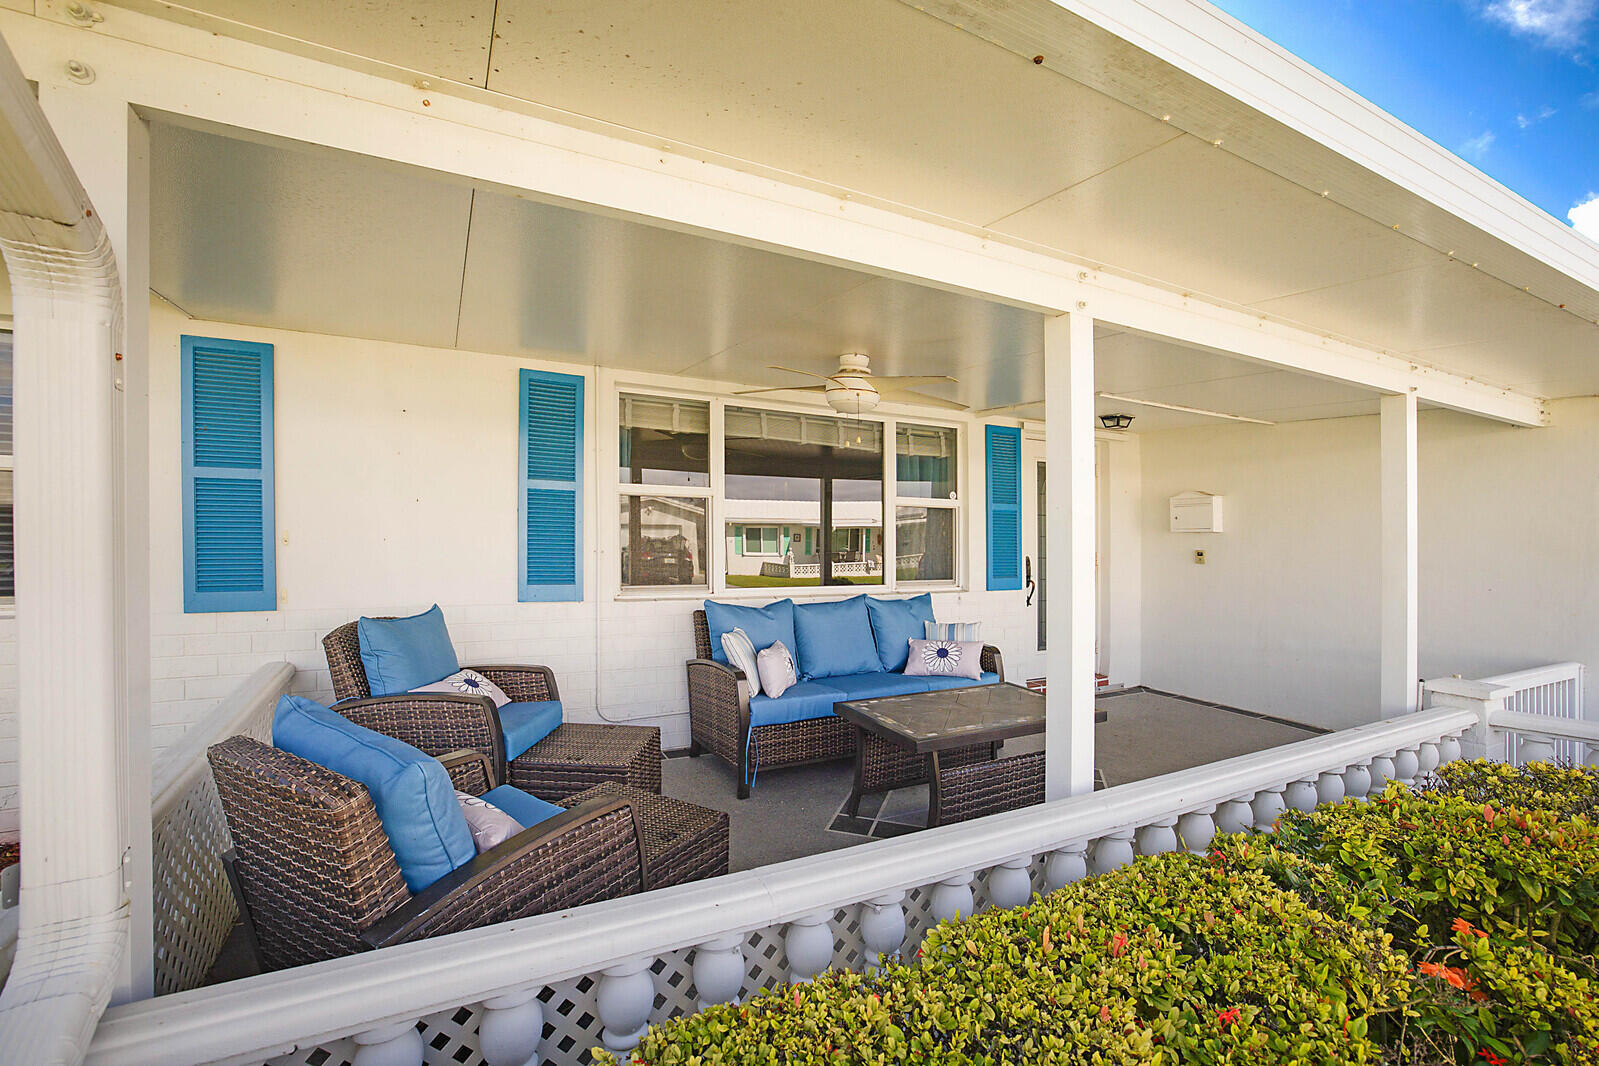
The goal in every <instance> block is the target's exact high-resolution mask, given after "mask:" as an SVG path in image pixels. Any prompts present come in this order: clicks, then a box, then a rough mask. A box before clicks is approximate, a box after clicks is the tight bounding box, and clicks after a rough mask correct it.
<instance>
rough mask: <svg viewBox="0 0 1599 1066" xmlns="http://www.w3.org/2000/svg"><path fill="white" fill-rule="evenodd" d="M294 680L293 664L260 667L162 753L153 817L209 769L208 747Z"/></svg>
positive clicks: (154, 778)
mask: <svg viewBox="0 0 1599 1066" xmlns="http://www.w3.org/2000/svg"><path fill="white" fill-rule="evenodd" d="M293 681H294V667H293V666H292V665H290V664H289V663H267V664H266V665H264V666H261V667H258V668H257V669H256V671H255V673H253V674H251V675H250V676H249V677H248V678H246V679H245V680H244V682H243V683H242V684H240V685H239V686H238V687H237V688H235V689H234V690H233V691H232V692H230V693H228V694H227V695H226V696H224V697H223V698H222V700H221V701H219V702H218V703H217V705H216V707H215V709H213V710H212V712H211V713H210V714H208V715H207V716H206V717H205V718H204V719H202V720H201V721H198V722H196V723H195V724H194V725H192V726H190V727H189V729H188V731H187V732H185V733H184V734H183V736H182V737H180V738H179V739H178V742H177V743H176V744H174V745H172V746H171V747H170V748H168V749H167V750H166V751H165V752H163V753H162V755H161V758H160V760H159V761H158V762H157V763H156V765H155V766H154V768H153V769H152V770H151V772H150V793H151V797H152V798H151V801H150V807H151V812H152V814H151V817H152V820H154V821H160V820H161V818H162V816H163V815H165V814H166V812H167V809H168V808H169V807H171V806H172V804H174V803H176V802H178V801H179V800H181V799H182V798H183V797H184V795H185V794H187V792H188V791H189V785H190V784H191V783H192V782H193V781H194V779H195V778H196V777H197V776H199V775H200V774H202V773H205V772H206V771H207V770H208V769H209V764H208V763H207V762H206V757H205V753H206V749H207V748H209V747H211V745H213V744H217V743H220V742H221V741H224V740H226V739H228V738H229V737H231V736H233V735H234V734H236V733H238V732H240V731H241V730H242V729H243V728H244V727H243V723H244V722H245V721H247V720H248V719H249V718H250V717H251V716H252V715H254V714H255V713H256V712H257V711H258V710H259V708H260V706H261V704H262V702H263V701H272V700H276V699H277V697H278V696H280V695H282V694H283V693H285V692H287V691H288V690H289V685H290V683H292V682H293Z"/></svg>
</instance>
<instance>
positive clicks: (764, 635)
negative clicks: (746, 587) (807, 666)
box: [705, 599, 794, 684]
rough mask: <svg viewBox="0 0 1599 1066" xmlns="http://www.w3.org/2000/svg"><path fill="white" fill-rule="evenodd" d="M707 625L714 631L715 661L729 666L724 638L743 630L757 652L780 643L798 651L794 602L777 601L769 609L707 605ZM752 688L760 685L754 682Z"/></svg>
mask: <svg viewBox="0 0 1599 1066" xmlns="http://www.w3.org/2000/svg"><path fill="white" fill-rule="evenodd" d="M705 625H706V628H708V629H709V630H710V631H711V658H713V659H715V660H716V661H717V662H719V663H725V662H727V653H726V652H725V651H723V650H722V634H724V633H731V632H732V631H733V630H735V629H742V630H743V631H744V635H745V636H747V637H749V638H750V643H751V644H753V645H754V646H755V650H756V651H760V650H761V649H763V648H770V647H771V646H772V645H773V644H776V643H777V642H778V641H782V642H783V647H785V648H792V647H794V601H793V600H786V599H785V600H776V601H774V602H772V603H768V604H767V605H766V606H765V607H745V606H744V605H743V604H739V603H717V602H716V601H715V600H706V601H705ZM750 682H751V684H756V683H757V682H756V680H755V679H754V678H751V679H750Z"/></svg>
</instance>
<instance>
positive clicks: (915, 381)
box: [872, 374, 960, 389]
mask: <svg viewBox="0 0 1599 1066" xmlns="http://www.w3.org/2000/svg"><path fill="white" fill-rule="evenodd" d="M872 380H873V381H875V382H877V383H878V384H879V385H881V384H883V383H884V382H893V387H895V388H901V389H913V388H915V387H916V386H918V385H959V384H960V378H952V377H950V376H949V375H948V374H928V375H926V376H923V377H914V376H911V375H908V374H905V375H896V374H890V375H889V376H887V377H881V378H879V377H874V378H872Z"/></svg>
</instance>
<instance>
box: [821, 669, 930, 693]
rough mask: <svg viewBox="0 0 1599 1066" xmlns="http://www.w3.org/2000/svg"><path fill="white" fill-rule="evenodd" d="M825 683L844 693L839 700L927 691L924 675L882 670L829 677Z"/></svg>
mask: <svg viewBox="0 0 1599 1066" xmlns="http://www.w3.org/2000/svg"><path fill="white" fill-rule="evenodd" d="M827 684H828V686H829V687H830V688H836V689H838V690H839V691H840V692H842V693H843V694H844V695H842V696H840V697H839V699H841V700H875V699H877V698H878V697H879V696H903V695H905V694H906V693H910V692H926V691H928V689H927V678H925V677H906V676H905V675H904V674H890V673H884V672H882V671H873V672H872V673H869V674H845V675H844V676H843V677H830V678H828V679H827Z"/></svg>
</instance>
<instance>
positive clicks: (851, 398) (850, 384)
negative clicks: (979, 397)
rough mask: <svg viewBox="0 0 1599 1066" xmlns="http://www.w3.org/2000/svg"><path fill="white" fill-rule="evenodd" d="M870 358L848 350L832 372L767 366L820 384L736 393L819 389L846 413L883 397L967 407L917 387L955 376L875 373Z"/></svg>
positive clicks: (870, 406) (958, 408) (951, 381)
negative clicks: (930, 394) (917, 390)
mask: <svg viewBox="0 0 1599 1066" xmlns="http://www.w3.org/2000/svg"><path fill="white" fill-rule="evenodd" d="M871 362H872V360H871V358H870V357H869V356H865V355H858V354H854V353H851V354H848V355H841V356H839V357H838V370H836V371H835V372H833V373H831V374H813V373H812V372H811V371H809V370H796V369H795V368H794V367H791V366H769V367H767V368H766V369H768V370H781V371H783V372H784V373H785V374H802V375H804V376H805V377H808V378H816V379H817V380H818V381H820V382H822V384H820V385H784V386H780V387H778V388H775V389H746V390H745V391H743V392H740V393H737V394H736V395H739V396H754V395H756V394H757V393H762V392H820V393H825V394H826V396H827V406H829V407H831V408H832V409H833V410H835V411H837V412H839V413H840V414H845V415H859V414H862V413H864V412H866V411H871V410H873V409H875V408H876V407H877V405H878V404H879V403H881V402H882V401H883V400H888V401H890V402H895V401H898V402H900V403H907V404H919V405H921V406H924V407H944V408H948V409H949V410H952V411H964V410H966V405H965V404H963V403H956V402H955V401H954V400H944V399H940V398H939V397H937V396H928V395H926V394H925V393H920V392H916V391H914V390H915V389H916V387H917V386H919V385H953V384H957V383H958V382H957V380H956V379H955V378H952V377H950V376H949V375H947V374H924V375H901V376H897V377H881V378H878V377H873V376H872V367H871Z"/></svg>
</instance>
